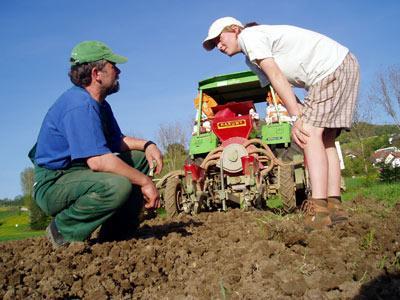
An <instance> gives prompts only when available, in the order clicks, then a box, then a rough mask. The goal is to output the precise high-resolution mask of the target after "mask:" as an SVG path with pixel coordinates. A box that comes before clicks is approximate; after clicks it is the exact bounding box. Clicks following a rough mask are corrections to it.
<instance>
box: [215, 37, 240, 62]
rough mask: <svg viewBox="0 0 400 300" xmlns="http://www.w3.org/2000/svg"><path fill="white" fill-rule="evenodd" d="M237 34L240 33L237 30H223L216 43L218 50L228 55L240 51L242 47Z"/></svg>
mask: <svg viewBox="0 0 400 300" xmlns="http://www.w3.org/2000/svg"><path fill="white" fill-rule="evenodd" d="M237 36H238V33H237V32H236V31H223V32H222V33H221V34H220V35H219V37H217V41H216V45H217V48H218V50H219V51H221V52H222V53H224V54H226V55H228V56H233V55H235V54H237V53H239V52H240V51H241V50H242V49H240V46H239V43H238V40H237Z"/></svg>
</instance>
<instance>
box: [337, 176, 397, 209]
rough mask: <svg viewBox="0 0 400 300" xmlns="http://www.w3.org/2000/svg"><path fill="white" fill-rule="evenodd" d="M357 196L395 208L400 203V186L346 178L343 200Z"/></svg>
mask: <svg viewBox="0 0 400 300" xmlns="http://www.w3.org/2000/svg"><path fill="white" fill-rule="evenodd" d="M357 196H362V197H365V198H370V199H376V200H378V201H383V202H385V203H386V204H388V205H389V206H394V205H395V204H396V203H397V202H400V184H399V183H381V182H378V181H377V179H375V178H369V179H367V178H364V177H357V178H346V192H344V193H343V196H342V198H343V200H344V201H348V200H351V199H353V198H354V197H357Z"/></svg>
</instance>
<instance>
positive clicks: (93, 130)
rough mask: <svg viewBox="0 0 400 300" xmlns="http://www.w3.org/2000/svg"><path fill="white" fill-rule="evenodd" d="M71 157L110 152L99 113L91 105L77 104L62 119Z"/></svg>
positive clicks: (79, 157) (85, 156) (84, 156)
mask: <svg viewBox="0 0 400 300" xmlns="http://www.w3.org/2000/svg"><path fill="white" fill-rule="evenodd" d="M62 124H63V127H64V131H65V136H66V139H67V141H68V144H69V149H70V153H71V159H72V160H75V159H81V158H88V157H91V156H96V155H102V154H106V153H110V152H111V151H110V149H109V148H108V147H107V142H106V138H105V136H104V133H103V129H102V124H101V120H100V116H99V113H98V112H97V111H96V110H95V109H94V108H93V107H92V106H91V105H85V106H79V107H76V108H74V109H72V110H70V111H68V112H66V113H65V115H64V118H63V120H62Z"/></svg>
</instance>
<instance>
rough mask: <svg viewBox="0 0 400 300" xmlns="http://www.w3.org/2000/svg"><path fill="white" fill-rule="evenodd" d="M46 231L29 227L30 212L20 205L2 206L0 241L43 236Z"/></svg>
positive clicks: (0, 209) (0, 211)
mask: <svg viewBox="0 0 400 300" xmlns="http://www.w3.org/2000/svg"><path fill="white" fill-rule="evenodd" d="M43 235H44V231H42V230H40V231H33V230H30V228H29V212H26V211H19V208H18V207H0V242H1V241H9V240H20V239H24V238H28V237H34V236H43Z"/></svg>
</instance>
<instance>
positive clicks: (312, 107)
mask: <svg viewBox="0 0 400 300" xmlns="http://www.w3.org/2000/svg"><path fill="white" fill-rule="evenodd" d="M359 82H360V72H359V66H358V62H357V59H356V58H355V56H354V55H353V54H351V53H350V52H349V53H348V54H347V55H346V57H345V58H344V60H343V62H342V63H341V65H340V66H339V67H338V68H337V69H336V70H335V72H333V73H332V74H329V75H328V76H327V77H325V78H324V79H322V80H321V81H319V82H317V83H316V84H314V85H312V86H311V87H310V89H309V91H308V95H307V96H306V97H305V98H304V107H303V112H302V120H303V121H304V122H305V123H307V124H310V125H312V126H315V127H323V128H343V129H349V128H350V127H351V123H352V119H353V114H354V111H355V106H356V102H357V96H358V86H359Z"/></svg>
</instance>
